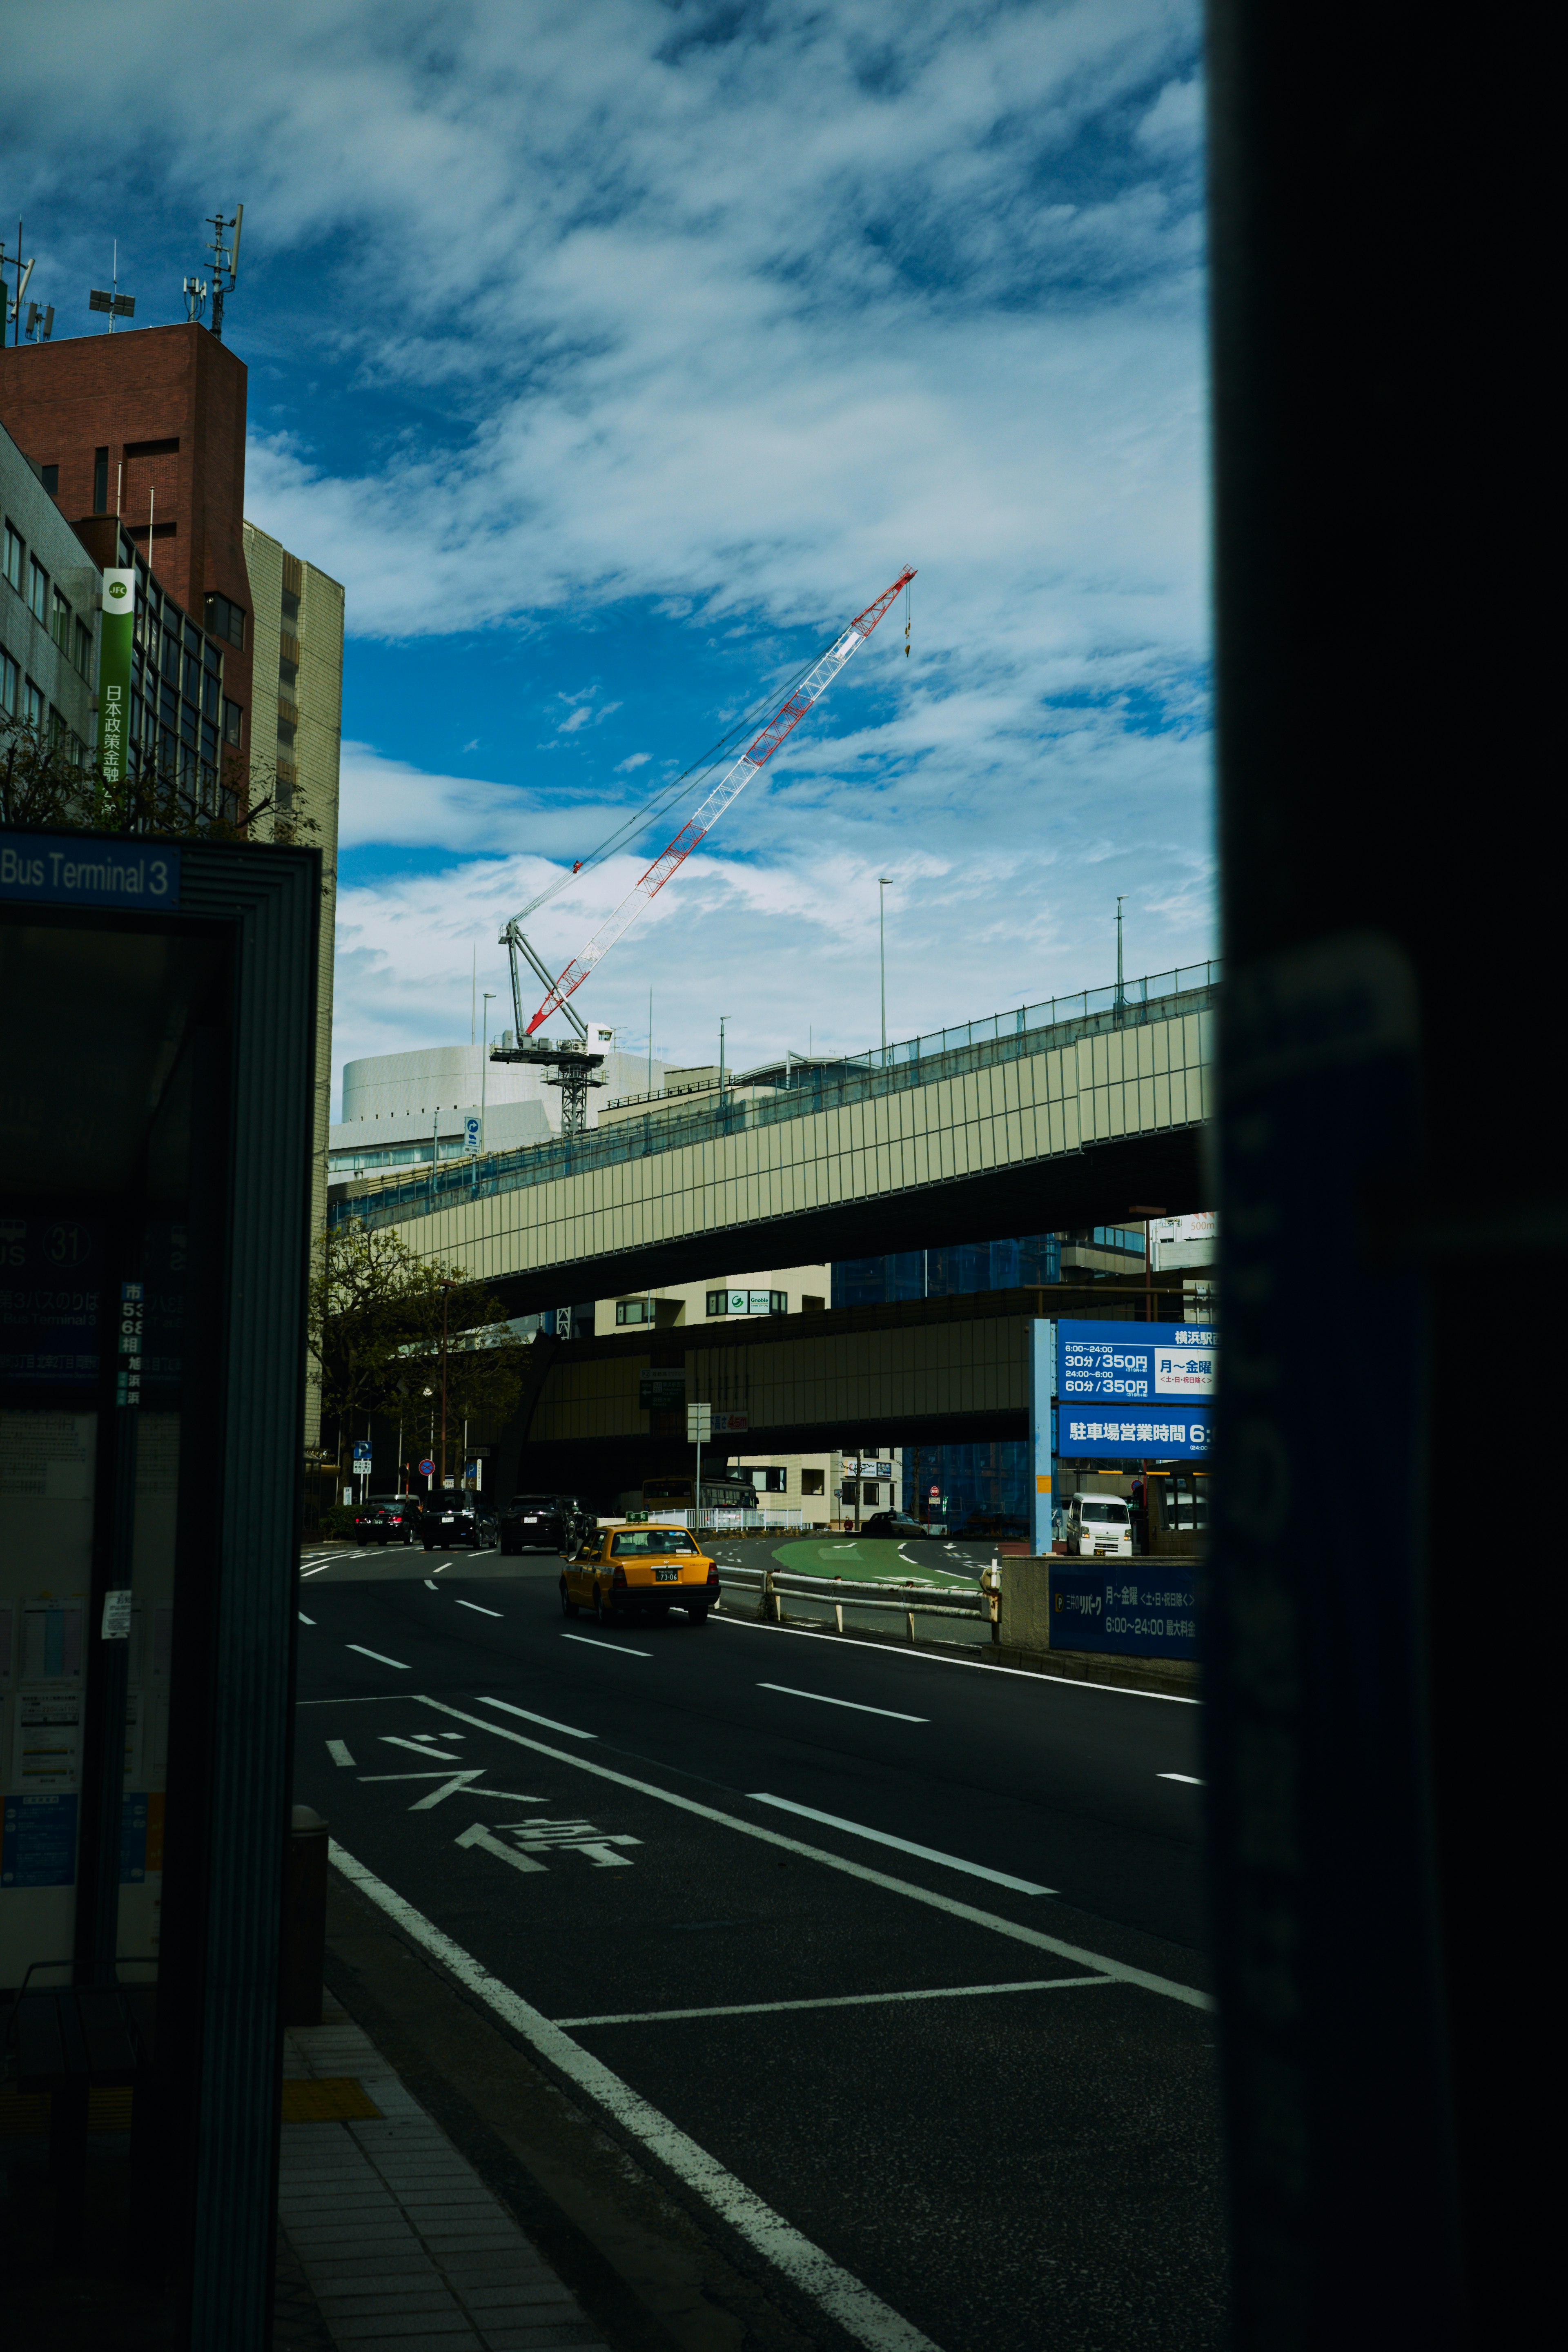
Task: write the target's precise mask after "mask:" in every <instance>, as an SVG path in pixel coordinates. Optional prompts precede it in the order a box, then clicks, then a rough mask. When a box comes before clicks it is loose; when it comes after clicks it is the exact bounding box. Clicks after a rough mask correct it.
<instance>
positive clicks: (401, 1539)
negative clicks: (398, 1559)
mask: <svg viewBox="0 0 1568 2352" xmlns="http://www.w3.org/2000/svg"><path fill="white" fill-rule="evenodd" d="M419 1519H420V1508H419V1498H418V1496H416V1495H367V1496H365V1499H364V1501H363V1503H362V1504H361V1506H360V1507H359V1509H358V1510H357V1511H356V1512H355V1513H354V1541H355V1542H356V1543H361V1544H389V1543H400V1544H411V1543H413V1542H414V1540H415V1538H416V1536H417V1535H418V1533H419Z"/></svg>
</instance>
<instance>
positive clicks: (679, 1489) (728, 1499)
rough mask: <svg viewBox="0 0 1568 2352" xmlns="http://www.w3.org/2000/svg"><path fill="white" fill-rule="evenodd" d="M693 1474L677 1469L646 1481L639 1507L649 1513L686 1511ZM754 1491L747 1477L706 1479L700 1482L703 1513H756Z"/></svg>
mask: <svg viewBox="0 0 1568 2352" xmlns="http://www.w3.org/2000/svg"><path fill="white" fill-rule="evenodd" d="M691 1486H692V1474H691V1472H690V1471H689V1470H684V1471H683V1470H677V1471H673V1472H671V1473H669V1474H668V1475H661V1476H659V1477H658V1478H645V1479H644V1480H643V1486H642V1507H643V1509H644V1510H645V1511H647V1512H649V1513H650V1514H657V1513H659V1512H664V1511H689V1509H690V1508H691ZM758 1507H759V1506H758V1503H757V1490H756V1488H755V1486H752V1482H751V1480H750V1479H749V1478H708V1477H705V1478H704V1479H703V1481H702V1508H703V1509H704V1510H705V1511H755V1510H757V1509H758Z"/></svg>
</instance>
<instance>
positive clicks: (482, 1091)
mask: <svg viewBox="0 0 1568 2352" xmlns="http://www.w3.org/2000/svg"><path fill="white" fill-rule="evenodd" d="M495 1001H496V992H495V990H494V989H493V988H487V989H486V991H485V1029H484V1043H483V1045H481V1046H480V1047H479V1157H480V1158H481V1159H483V1157H484V1150H485V1105H486V1101H487V1098H488V1097H489V1070H490V1063H489V1052H490V1006H491V1005H492V1004H493V1003H495Z"/></svg>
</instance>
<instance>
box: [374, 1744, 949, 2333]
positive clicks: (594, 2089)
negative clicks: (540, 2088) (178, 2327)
mask: <svg viewBox="0 0 1568 2352" xmlns="http://www.w3.org/2000/svg"><path fill="white" fill-rule="evenodd" d="M510 1736H511V1737H512V1738H518V1737H520V1736H521V1735H520V1734H517V1733H513V1734H511V1735H510ZM331 1858H332V1861H333V1862H334V1864H336V1865H337V1867H338V1869H339V1870H341V1871H342V1874H343V1875H344V1877H345V1878H347V1879H349V1880H351V1881H352V1882H353V1885H356V1886H357V1887H358V1888H359V1890H360V1892H361V1894H362V1895H367V1896H368V1897H369V1899H370V1900H371V1901H372V1902H373V1903H375V1904H377V1905H379V1906H380V1907H381V1909H382V1910H384V1912H385V1913H386V1914H387V1916H389V1917H390V1918H393V1919H395V1920H396V1922H397V1924H398V1926H399V1927H402V1928H403V1929H404V1930H405V1933H406V1934H408V1935H410V1936H412V1937H413V1938H414V1939H415V1941H416V1943H419V1944H422V1945H423V1946H424V1947H425V1949H426V1951H427V1952H429V1953H431V1954H432V1955H433V1956H434V1958H437V1959H438V1960H440V1961H441V1963H442V1964H443V1966H444V1967H446V1968H447V1969H450V1970H451V1972H452V1974H453V1975H454V1976H455V1977H456V1978H457V1979H458V1982H459V1983H460V1984H464V1985H466V1986H467V1987H468V1990H469V1991H470V1992H475V1993H477V1994H478V1995H479V1999H480V2000H484V2001H487V2002H488V2003H489V2006H490V2008H491V2009H493V2010H494V2011H495V2012H496V2014H497V2016H498V2017H500V2018H502V2019H504V2021H505V2022H506V2023H507V2024H508V2025H510V2027H511V2028H512V2030H513V2032H516V2033H521V2035H522V2037H523V2038H524V2040H525V2041H527V2042H531V2043H532V2045H533V2047H534V2048H535V2049H536V2050H537V2051H538V2052H539V2053H540V2054H541V2056H542V2057H543V2058H545V2059H546V2060H548V2062H549V2063H550V2064H551V2065H552V2066H554V2067H555V2068H557V2069H558V2071H559V2072H560V2073H561V2074H564V2075H565V2076H566V2078H567V2080H568V2081H569V2082H571V2083H574V2084H576V2086H577V2087H578V2089H579V2090H582V2091H584V2092H585V2093H586V2094H587V2095H588V2096H589V2097H590V2098H592V2099H595V2100H596V2101H597V2102H598V2104H599V2105H600V2106H602V2107H603V2108H604V2109H605V2112H606V2113H607V2114H608V2115H610V2116H614V2118H615V2120H616V2122H617V2123H618V2124H619V2125H620V2126H621V2127H622V2128H623V2130H625V2131H626V2132H628V2133H630V2135H631V2136H632V2137H633V2138H634V2139H637V2140H639V2141H640V2142H641V2143H642V2145H643V2146H644V2147H647V2149H649V2150H650V2152H651V2153H652V2154H653V2155H654V2156H656V2157H657V2158H658V2160H659V2162H660V2163H661V2164H666V2165H668V2168H669V2169H670V2170H671V2171H672V2172H673V2173H674V2174H675V2176H676V2178H677V2179H679V2180H682V2181H684V2182H685V2184H686V2185H687V2187H688V2188H689V2189H694V2190H695V2191H696V2192H697V2194H698V2195H699V2196H700V2197H702V2198H703V2199H705V2200H706V2201H707V2202H708V2204H710V2206H711V2207H712V2208H713V2210H714V2211H715V2212H717V2213H718V2214H720V2215H721V2217H722V2219H723V2220H724V2221H727V2222H728V2223H729V2224H730V2227H731V2229H732V2230H734V2231H737V2233H738V2234H739V2235H740V2236H741V2237H742V2238H743V2239H744V2240H745V2241H746V2242H747V2244H748V2245H750V2246H752V2247H754V2248H755V2250H756V2252H758V2253H760V2254H761V2255H762V2256H763V2259H764V2260H765V2261H767V2262H770V2263H773V2267H774V2268H775V2269H776V2270H778V2271H780V2272H782V2273H783V2274H784V2277H785V2278H787V2279H788V2280H789V2281H790V2283H791V2284H792V2285H794V2286H795V2287H797V2288H799V2289H800V2290H801V2292H802V2293H804V2294H807V2295H809V2296H810V2297H811V2299H812V2301H813V2302H814V2303H816V2304H817V2305H819V2306H820V2307H821V2309H822V2310H824V2311H826V2313H827V2314H828V2315H829V2316H830V2317H832V2318H833V2319H836V2320H837V2323H838V2325H839V2326H840V2327H842V2328H843V2329H844V2331H845V2333H846V2334H847V2336H851V2337H852V2338H853V2339H854V2341H855V2342H856V2343H857V2344H863V2345H865V2346H866V2347H868V2352H937V2347H936V2346H935V2345H933V2344H932V2342H931V2337H930V2336H922V2335H921V2331H920V2329H919V2328H918V2327H915V2326H911V2325H910V2322H909V2321H908V2320H907V2319H905V2318H903V2317H902V2316H901V2315H900V2314H899V2313H898V2312H896V2311H895V2310H894V2309H893V2308H892V2306H891V2305H889V2304H886V2303H884V2302H883V2301H882V2299H881V2297H880V2296H879V2295H876V2294H872V2292H871V2290H870V2288H869V2287H868V2286H866V2285H865V2284H863V2283H862V2282H861V2281H860V2280H859V2279H858V2278H857V2277H856V2276H855V2274H854V2273H853V2272H852V2271H847V2270H844V2269H842V2268H841V2267H840V2265H839V2264H838V2263H836V2262H835V2261H834V2260H833V2259H832V2257H831V2255H829V2254H826V2253H825V2252H823V2250H822V2248H821V2247H820V2246H817V2245H814V2244H813V2242H812V2241H811V2240H810V2239H809V2238H807V2237H805V2236H803V2235H802V2233H801V2231H798V2230H797V2229H795V2227H794V2226H793V2224H792V2223H790V2222H788V2221H785V2220H784V2216H783V2214H782V2213H775V2212H774V2211H773V2208H772V2206H771V2205H767V2204H764V2202H763V2200H762V2198H760V2197H759V2196H758V2195H757V2193H756V2191H755V2189H749V2188H748V2187H747V2186H746V2184H745V2182H744V2181H743V2180H740V2179H736V2177H735V2175H734V2174H733V2173H732V2172H731V2171H729V2170H728V2169H727V2168H725V2167H724V2166H723V2165H721V2164H720V2163H719V2162H718V2161H717V2159H716V2158H713V2157H711V2156H710V2155H709V2153H708V2151H707V2149H706V2148H704V2147H699V2146H698V2144H697V2142H696V2141H695V2140H694V2139H691V2138H689V2137H688V2136H687V2134H686V2133H685V2132H683V2131H681V2130H680V2129H679V2126H677V2125H675V2124H672V2123H671V2122H670V2120H669V2118H668V2116H664V2115H661V2114H660V2113H659V2111H658V2108H657V2107H655V2106H651V2105H649V2104H648V2102H647V2099H645V2098H642V2097H641V2096H639V2095H638V2094H637V2092H636V2091H634V2090H633V2089H632V2087H631V2085H630V2084H629V2083H625V2082H623V2081H622V2079H621V2077H620V2076H619V2075H618V2074H615V2073H614V2072H613V2071H612V2070H611V2068H609V2067H608V2066H606V2065H605V2064H604V2063H603V2061H602V2060H600V2059H598V2058H595V2057H594V2056H592V2054H591V2053H589V2052H588V2051H586V2050H584V2048H583V2047H582V2045H581V2043H580V2042H574V2041H573V2039H572V2037H571V2035H570V2034H568V2033H566V2032H563V2030H562V2028H561V2027H560V2026H559V2025H555V2024H552V2021H551V2020H550V2019H549V2018H547V2017H545V2016H544V2015H543V2014H542V2011H539V2010H537V2009H535V2008H533V2007H532V2006H531V2003H530V2002H528V2001H526V2000H523V1999H522V1998H521V1994H519V1993H515V1992H513V1991H512V1990H511V1987H510V1985H507V1984H503V1983H502V1981H501V1979H500V1978H499V1977H496V1976H492V1975H491V1973H490V1971H489V1969H487V1968H485V1967H484V1966H483V1965H482V1964H481V1963H480V1962H479V1960H476V1959H475V1958H473V1956H472V1955H471V1954H470V1953H468V1952H466V1951H465V1950H464V1949H463V1948H462V1946H461V1945H460V1944H455V1943H454V1942H453V1941H452V1939H451V1937H449V1936H446V1935H443V1934H442V1932H441V1930H440V1928H439V1927H437V1926H436V1925H435V1924H434V1922H433V1921H431V1920H429V1919H426V1917H425V1916H424V1914H423V1913H422V1912H419V1911H416V1909H415V1908H414V1906H413V1905H412V1904H411V1903H406V1902H405V1900H404V1898H403V1896H402V1895H398V1894H395V1892H394V1890H393V1889H392V1888H391V1887H390V1886H388V1885H385V1884H384V1882H383V1881H382V1880H381V1879H379V1878H377V1877H376V1876H375V1875H374V1873H373V1872H371V1871H368V1870H366V1869H365V1867H364V1865H363V1864H362V1863H359V1862H356V1861H355V1860H354V1858H353V1854H351V1853H344V1851H343V1849H342V1846H341V1845H338V1844H337V1843H333V1844H332V1846H331Z"/></svg>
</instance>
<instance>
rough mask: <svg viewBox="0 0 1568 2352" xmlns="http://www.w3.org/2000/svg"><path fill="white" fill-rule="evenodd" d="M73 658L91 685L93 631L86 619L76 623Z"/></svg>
mask: <svg viewBox="0 0 1568 2352" xmlns="http://www.w3.org/2000/svg"><path fill="white" fill-rule="evenodd" d="M71 659H72V660H73V661H74V662H75V664H76V666H77V667H78V669H79V670H80V672H81V674H82V676H83V677H85V678H86V679H87V681H88V684H89V686H90V685H91V683H92V631H91V630H90V629H89V627H88V625H87V623H86V622H85V621H79V622H78V623H77V625H76V643H75V650H74V651H73V653H72V655H71Z"/></svg>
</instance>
